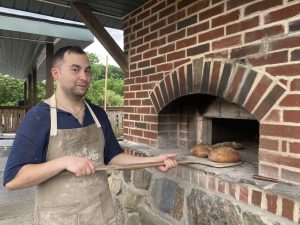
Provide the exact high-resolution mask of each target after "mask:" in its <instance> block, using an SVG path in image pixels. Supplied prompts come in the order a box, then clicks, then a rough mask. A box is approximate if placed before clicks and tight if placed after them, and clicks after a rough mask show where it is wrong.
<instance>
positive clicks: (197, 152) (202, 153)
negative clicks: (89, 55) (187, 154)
mask: <svg viewBox="0 0 300 225" xmlns="http://www.w3.org/2000/svg"><path fill="white" fill-rule="evenodd" d="M210 149H211V145H209V144H206V143H200V144H198V145H195V146H194V147H193V148H192V149H191V155H192V156H196V157H198V158H206V157H207V156H208V154H209V151H210Z"/></svg>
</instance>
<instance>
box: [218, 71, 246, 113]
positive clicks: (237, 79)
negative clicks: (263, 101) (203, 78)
mask: <svg viewBox="0 0 300 225" xmlns="http://www.w3.org/2000/svg"><path fill="white" fill-rule="evenodd" d="M245 72H246V69H245V67H241V66H239V67H237V68H236V70H235V72H234V75H233V80H232V82H231V88H230V89H229V91H228V92H227V95H226V96H225V98H226V99H227V100H228V101H229V102H233V100H234V97H235V95H236V93H237V91H238V90H239V87H240V85H241V83H242V80H243V77H244V76H245ZM212 80H214V78H212ZM249 112H251V111H249Z"/></svg>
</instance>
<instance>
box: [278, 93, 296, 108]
mask: <svg viewBox="0 0 300 225" xmlns="http://www.w3.org/2000/svg"><path fill="white" fill-rule="evenodd" d="M279 105H280V106H285V107H295V106H296V107H299V106H300V94H289V95H288V96H286V97H285V98H284V99H283V100H282V101H281V102H280V104H279Z"/></svg>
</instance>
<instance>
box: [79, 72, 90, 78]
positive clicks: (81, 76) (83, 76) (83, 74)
mask: <svg viewBox="0 0 300 225" xmlns="http://www.w3.org/2000/svg"><path fill="white" fill-rule="evenodd" d="M79 78H80V80H87V79H88V74H87V73H86V72H85V71H82V72H81V73H80V77H79Z"/></svg>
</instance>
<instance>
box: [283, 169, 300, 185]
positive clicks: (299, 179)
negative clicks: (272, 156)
mask: <svg viewBox="0 0 300 225" xmlns="http://www.w3.org/2000/svg"><path fill="white" fill-rule="evenodd" d="M281 179H283V180H286V181H290V182H294V183H298V184H300V173H299V172H295V171H290V170H286V169H282V172H281Z"/></svg>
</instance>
